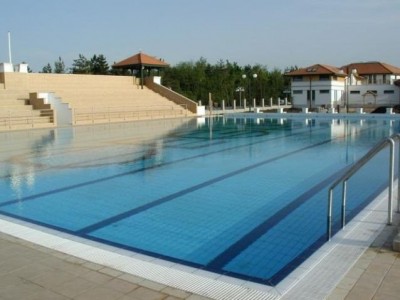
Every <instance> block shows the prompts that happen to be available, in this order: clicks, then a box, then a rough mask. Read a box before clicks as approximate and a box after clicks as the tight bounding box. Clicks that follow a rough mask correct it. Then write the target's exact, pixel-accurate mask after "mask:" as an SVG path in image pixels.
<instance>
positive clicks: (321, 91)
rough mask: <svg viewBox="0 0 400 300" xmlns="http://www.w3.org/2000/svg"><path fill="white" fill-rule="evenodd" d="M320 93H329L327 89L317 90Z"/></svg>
mask: <svg viewBox="0 0 400 300" xmlns="http://www.w3.org/2000/svg"><path fill="white" fill-rule="evenodd" d="M319 93H320V94H329V90H319Z"/></svg>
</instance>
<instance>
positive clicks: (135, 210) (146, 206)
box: [77, 139, 332, 235]
mask: <svg viewBox="0 0 400 300" xmlns="http://www.w3.org/2000/svg"><path fill="white" fill-rule="evenodd" d="M331 141H332V140H331V139H328V140H324V141H322V142H319V143H316V144H312V145H309V146H306V147H303V148H300V149H296V150H294V151H291V152H288V153H284V154H281V155H278V156H276V157H273V158H269V159H267V160H264V161H261V162H257V163H255V164H252V165H249V166H247V167H244V168H241V169H239V170H236V171H232V172H229V173H227V174H224V175H221V176H218V177H215V178H213V179H209V180H207V181H204V182H202V183H200V184H197V185H194V186H191V187H189V188H186V189H183V190H181V191H179V192H176V193H173V194H170V195H167V196H165V197H162V198H159V199H157V200H155V201H152V202H149V203H146V204H144V205H142V206H139V207H136V208H133V209H131V210H128V211H125V212H123V213H121V214H118V215H115V216H113V217H110V218H108V219H105V220H102V221H100V222H98V223H95V224H92V225H90V226H87V227H84V228H82V229H80V230H78V231H77V234H80V235H86V234H89V233H90V232H92V231H95V230H98V229H100V228H102V227H105V226H108V225H110V224H112V223H115V222H118V221H120V220H123V219H125V218H128V217H131V216H133V215H135V214H138V213H141V212H143V211H146V210H148V209H150V208H153V207H155V206H158V205H161V204H164V203H166V202H168V201H171V200H174V199H176V198H178V197H181V196H183V195H186V194H189V193H192V192H194V191H197V190H199V189H202V188H204V187H207V186H209V185H211V184H214V183H217V182H220V181H222V180H225V179H227V178H230V177H233V176H236V175H239V174H241V173H244V172H247V171H250V170H252V169H255V168H258V167H261V166H263V165H265V164H268V163H271V162H273V161H276V160H278V159H282V158H285V157H288V156H290V155H294V154H297V153H300V152H302V151H305V150H308V149H311V148H315V147H318V146H321V145H325V144H327V143H330V142H331Z"/></svg>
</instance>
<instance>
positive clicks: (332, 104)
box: [286, 62, 400, 109]
mask: <svg viewBox="0 0 400 300" xmlns="http://www.w3.org/2000/svg"><path fill="white" fill-rule="evenodd" d="M286 76H289V77H290V78H291V95H292V102H293V106H294V107H305V108H309V109H313V108H318V107H326V108H337V109H340V108H348V107H377V106H389V107H393V106H395V105H398V104H400V87H399V84H397V83H398V82H399V80H400V68H398V67H395V66H392V65H389V64H386V63H381V62H360V63H351V64H348V65H345V66H343V67H340V68H338V67H333V66H329V65H322V64H316V65H312V66H309V67H306V68H301V69H298V70H294V71H291V72H288V73H286Z"/></svg>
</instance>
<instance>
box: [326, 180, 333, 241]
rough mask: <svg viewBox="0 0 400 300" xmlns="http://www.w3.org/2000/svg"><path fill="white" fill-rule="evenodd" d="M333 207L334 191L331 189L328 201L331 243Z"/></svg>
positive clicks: (328, 227)
mask: <svg viewBox="0 0 400 300" xmlns="http://www.w3.org/2000/svg"><path fill="white" fill-rule="evenodd" d="M332 206H333V189H332V188H331V189H329V201H328V220H327V240H328V241H330V239H331V236H332Z"/></svg>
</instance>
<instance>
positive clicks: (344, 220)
mask: <svg viewBox="0 0 400 300" xmlns="http://www.w3.org/2000/svg"><path fill="white" fill-rule="evenodd" d="M346 196H347V180H343V191H342V228H343V227H344V226H345V225H346V200H347V199H346Z"/></svg>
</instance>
